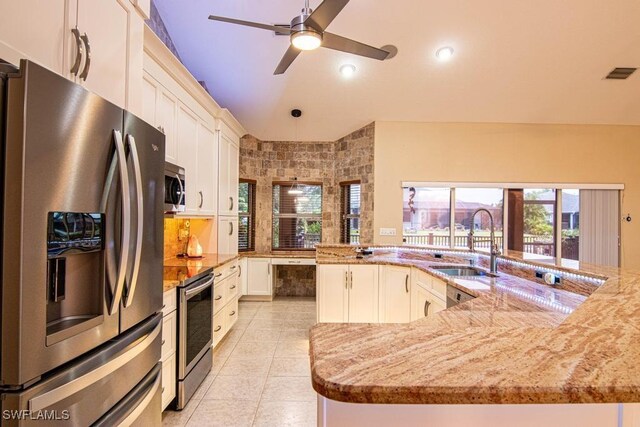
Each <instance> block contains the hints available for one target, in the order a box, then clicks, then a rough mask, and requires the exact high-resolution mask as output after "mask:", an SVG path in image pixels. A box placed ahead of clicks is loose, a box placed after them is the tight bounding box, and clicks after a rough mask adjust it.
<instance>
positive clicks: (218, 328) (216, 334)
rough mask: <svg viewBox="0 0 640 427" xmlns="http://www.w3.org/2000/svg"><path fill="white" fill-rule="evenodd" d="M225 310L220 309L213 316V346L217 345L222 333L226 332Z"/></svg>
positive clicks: (222, 335)
mask: <svg viewBox="0 0 640 427" xmlns="http://www.w3.org/2000/svg"><path fill="white" fill-rule="evenodd" d="M226 320H227V310H226V308H225V309H224V310H220V311H219V312H218V313H217V314H216V315H215V316H213V346H214V347H215V346H216V345H218V343H219V342H220V340H221V339H222V337H224V334H225V333H226V332H227V330H226V327H227V322H226Z"/></svg>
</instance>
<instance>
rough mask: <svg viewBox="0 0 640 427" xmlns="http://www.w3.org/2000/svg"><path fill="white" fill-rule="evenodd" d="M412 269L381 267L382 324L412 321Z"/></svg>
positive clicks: (390, 266)
mask: <svg viewBox="0 0 640 427" xmlns="http://www.w3.org/2000/svg"><path fill="white" fill-rule="evenodd" d="M410 279H411V268H410V267H396V266H392V265H381V266H380V323H406V322H409V321H410V320H411V280H410Z"/></svg>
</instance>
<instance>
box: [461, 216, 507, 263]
mask: <svg viewBox="0 0 640 427" xmlns="http://www.w3.org/2000/svg"><path fill="white" fill-rule="evenodd" d="M479 212H486V213H487V215H489V221H490V222H491V234H490V235H489V240H486V239H478V238H475V237H474V236H473V228H474V219H475V217H476V215H477V214H478V213H479ZM469 228H470V230H469V236H468V237H467V244H468V246H469V251H471V252H475V248H474V243H475V242H487V241H488V242H490V243H491V252H490V256H491V259H490V264H491V268H490V271H491V273H493V274H497V273H498V255H500V249H498V245H497V244H496V234H495V227H494V225H493V215H491V212H489V211H488V210H487V209H485V208H480V209H476V210H475V212H474V213H473V214H472V215H471V226H470V227H469Z"/></svg>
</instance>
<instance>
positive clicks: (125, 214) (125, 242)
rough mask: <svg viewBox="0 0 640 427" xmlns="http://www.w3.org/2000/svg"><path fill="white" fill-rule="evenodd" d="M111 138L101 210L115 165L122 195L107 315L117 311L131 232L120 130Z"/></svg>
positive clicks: (123, 150) (105, 206)
mask: <svg viewBox="0 0 640 427" xmlns="http://www.w3.org/2000/svg"><path fill="white" fill-rule="evenodd" d="M113 139H114V141H115V145H116V150H115V154H114V155H113V160H112V161H111V166H110V167H109V173H108V175H107V183H106V185H105V188H104V193H103V195H102V203H101V210H102V212H106V210H107V201H108V200H109V193H110V191H111V184H112V182H113V175H114V174H115V172H116V171H115V169H116V166H117V167H118V174H119V175H120V195H121V197H122V230H123V231H124V232H123V233H122V242H121V245H120V248H121V249H120V259H119V261H118V267H117V270H116V280H115V287H113V288H112V289H111V292H112V294H113V298H112V300H111V304H110V306H109V315H113V314H114V313H117V312H118V307H119V305H120V300H121V299H122V290H123V289H124V282H125V278H126V274H127V265H128V262H129V250H128V248H129V236H130V234H131V199H130V195H129V174H128V173H127V157H126V153H125V149H124V143H123V142H122V134H121V133H120V131H118V130H116V129H114V130H113Z"/></svg>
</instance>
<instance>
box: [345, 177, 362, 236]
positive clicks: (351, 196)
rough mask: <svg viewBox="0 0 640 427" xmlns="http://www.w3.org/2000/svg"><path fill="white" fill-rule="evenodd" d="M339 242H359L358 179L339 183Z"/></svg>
mask: <svg viewBox="0 0 640 427" xmlns="http://www.w3.org/2000/svg"><path fill="white" fill-rule="evenodd" d="M340 212H341V216H340V243H346V244H352V245H353V244H358V243H360V181H357V182H343V183H341V184H340Z"/></svg>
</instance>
